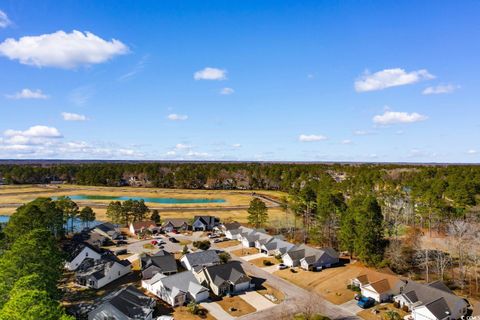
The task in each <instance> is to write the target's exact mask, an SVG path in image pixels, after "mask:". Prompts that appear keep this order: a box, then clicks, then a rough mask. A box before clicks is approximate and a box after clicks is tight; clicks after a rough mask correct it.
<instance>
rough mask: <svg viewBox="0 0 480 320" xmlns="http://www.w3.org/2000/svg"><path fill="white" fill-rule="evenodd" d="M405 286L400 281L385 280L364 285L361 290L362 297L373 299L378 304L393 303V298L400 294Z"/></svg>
mask: <svg viewBox="0 0 480 320" xmlns="http://www.w3.org/2000/svg"><path fill="white" fill-rule="evenodd" d="M404 285H405V283H404V282H403V281H401V280H400V279H396V280H394V279H392V278H384V279H381V280H378V281H375V282H370V283H367V284H365V285H362V286H361V287H360V290H361V294H362V296H364V297H368V298H372V299H374V300H375V301H377V302H378V303H382V302H386V301H391V299H392V298H393V296H394V295H396V294H398V293H399V292H400V291H401V288H402V287H403V286H404Z"/></svg>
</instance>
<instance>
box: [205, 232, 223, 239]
mask: <svg viewBox="0 0 480 320" xmlns="http://www.w3.org/2000/svg"><path fill="white" fill-rule="evenodd" d="M208 237H209V238H210V239H215V238H220V236H219V235H216V234H214V233H212V234H209V235H208Z"/></svg>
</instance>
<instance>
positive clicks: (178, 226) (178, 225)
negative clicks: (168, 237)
mask: <svg viewBox="0 0 480 320" xmlns="http://www.w3.org/2000/svg"><path fill="white" fill-rule="evenodd" d="M188 225H189V224H188V220H187V219H170V220H167V221H165V223H164V224H163V225H162V228H163V230H165V232H172V231H173V230H178V231H185V230H188Z"/></svg>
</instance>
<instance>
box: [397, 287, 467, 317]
mask: <svg viewBox="0 0 480 320" xmlns="http://www.w3.org/2000/svg"><path fill="white" fill-rule="evenodd" d="M393 300H394V301H396V302H397V303H399V304H400V306H401V307H404V306H406V307H407V308H408V309H409V310H410V311H411V312H412V317H413V319H415V320H420V319H433V320H436V319H460V318H461V317H462V316H463V315H465V314H466V313H467V308H468V303H467V302H466V301H465V300H464V299H462V298H460V297H458V296H456V295H455V294H454V293H453V292H452V291H451V290H450V289H449V288H448V287H447V286H446V285H445V284H444V283H443V282H441V281H435V282H431V283H428V284H422V283H418V282H415V281H408V282H407V283H406V285H405V286H404V287H403V288H402V291H401V293H400V294H398V295H396V296H395V297H394V298H393Z"/></svg>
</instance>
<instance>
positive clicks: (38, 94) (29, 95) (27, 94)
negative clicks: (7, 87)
mask: <svg viewBox="0 0 480 320" xmlns="http://www.w3.org/2000/svg"><path fill="white" fill-rule="evenodd" d="M6 97H7V98H8V99H15V100H18V99H48V98H49V96H48V95H46V94H44V93H43V92H42V90H40V89H36V90H31V89H22V91H19V92H15V93H14V94H7V95H6Z"/></svg>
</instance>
